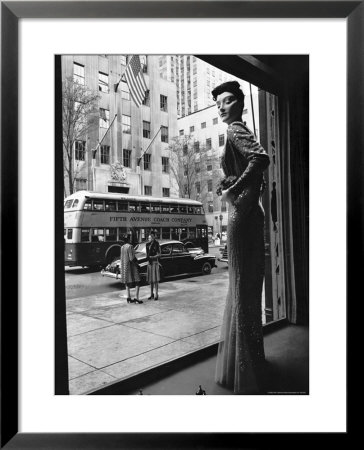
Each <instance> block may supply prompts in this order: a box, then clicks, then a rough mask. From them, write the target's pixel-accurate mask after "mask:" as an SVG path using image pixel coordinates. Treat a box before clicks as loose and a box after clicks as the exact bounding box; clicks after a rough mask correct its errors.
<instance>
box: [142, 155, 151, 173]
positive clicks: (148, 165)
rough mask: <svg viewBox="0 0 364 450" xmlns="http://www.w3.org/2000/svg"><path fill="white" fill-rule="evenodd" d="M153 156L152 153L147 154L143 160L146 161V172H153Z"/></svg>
mask: <svg viewBox="0 0 364 450" xmlns="http://www.w3.org/2000/svg"><path fill="white" fill-rule="evenodd" d="M151 156H152V155H150V153H146V154H145V155H144V156H143V159H144V170H152V163H151Z"/></svg>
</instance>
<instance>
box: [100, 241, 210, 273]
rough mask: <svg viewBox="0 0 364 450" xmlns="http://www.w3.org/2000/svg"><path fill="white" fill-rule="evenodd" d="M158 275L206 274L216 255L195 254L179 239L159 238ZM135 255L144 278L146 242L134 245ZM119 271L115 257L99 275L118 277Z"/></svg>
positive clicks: (118, 260)
mask: <svg viewBox="0 0 364 450" xmlns="http://www.w3.org/2000/svg"><path fill="white" fill-rule="evenodd" d="M158 242H159V244H160V246H161V257H160V260H159V262H160V276H161V279H164V278H168V277H171V276H176V275H182V274H194V273H201V274H203V275H208V274H210V273H211V269H212V268H213V267H217V266H216V257H215V256H213V255H209V254H195V253H193V252H189V251H188V249H187V248H186V247H185V245H184V244H183V243H182V242H180V241H173V240H160V241H158ZM135 256H136V258H137V260H138V265H139V268H140V275H141V277H142V279H143V278H146V274H147V266H148V261H147V254H146V242H142V243H141V244H138V245H137V246H136V247H135ZM119 273H120V259H115V260H114V261H113V262H112V263H111V264H109V265H108V266H106V267H105V269H104V270H102V271H101V275H103V276H107V277H112V278H118V275H119Z"/></svg>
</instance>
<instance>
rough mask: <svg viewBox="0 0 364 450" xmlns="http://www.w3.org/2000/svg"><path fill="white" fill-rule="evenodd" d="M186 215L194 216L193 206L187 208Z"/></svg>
mask: <svg viewBox="0 0 364 450" xmlns="http://www.w3.org/2000/svg"><path fill="white" fill-rule="evenodd" d="M188 214H195V207H194V206H189V207H188Z"/></svg>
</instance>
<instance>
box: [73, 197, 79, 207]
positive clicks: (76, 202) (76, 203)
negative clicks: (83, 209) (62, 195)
mask: <svg viewBox="0 0 364 450" xmlns="http://www.w3.org/2000/svg"><path fill="white" fill-rule="evenodd" d="M77 205H78V198H76V200H75V201H74V202H73V205H72V208H76V206H77Z"/></svg>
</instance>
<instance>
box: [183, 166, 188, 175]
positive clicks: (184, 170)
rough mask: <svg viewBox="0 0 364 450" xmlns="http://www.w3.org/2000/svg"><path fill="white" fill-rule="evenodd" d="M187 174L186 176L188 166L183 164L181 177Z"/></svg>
mask: <svg viewBox="0 0 364 450" xmlns="http://www.w3.org/2000/svg"><path fill="white" fill-rule="evenodd" d="M187 174H188V166H187V164H184V165H183V175H184V176H185V177H186V176H187Z"/></svg>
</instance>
